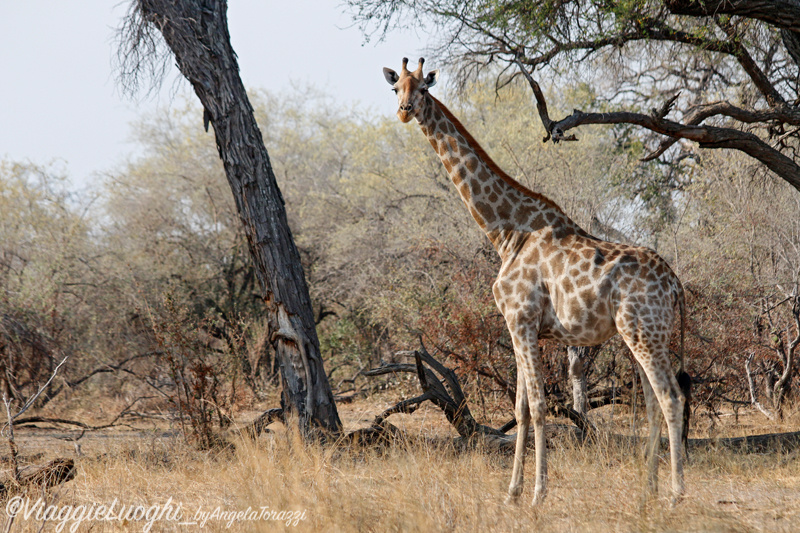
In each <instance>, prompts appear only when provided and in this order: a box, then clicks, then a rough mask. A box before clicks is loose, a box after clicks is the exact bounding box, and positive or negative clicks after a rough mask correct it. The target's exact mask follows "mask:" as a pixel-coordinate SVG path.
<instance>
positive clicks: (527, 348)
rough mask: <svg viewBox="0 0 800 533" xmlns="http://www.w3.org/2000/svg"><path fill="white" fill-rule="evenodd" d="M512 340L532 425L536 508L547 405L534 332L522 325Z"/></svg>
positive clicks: (543, 474) (542, 491)
mask: <svg viewBox="0 0 800 533" xmlns="http://www.w3.org/2000/svg"><path fill="white" fill-rule="evenodd" d="M512 338H513V339H514V350H515V352H517V354H518V356H517V357H518V361H517V372H520V370H522V372H523V375H524V378H525V389H526V390H527V393H528V404H529V408H530V409H529V410H530V417H531V421H532V423H533V439H534V441H533V442H534V451H535V454H536V474H535V476H536V477H535V484H534V489H533V501H532V505H538V504H540V503H541V502H542V501H543V500H544V497H545V495H546V494H547V442H546V439H545V427H544V423H545V418H546V415H547V404H546V403H545V397H544V379H543V368H542V367H543V365H542V360H541V357H540V355H539V339H538V335H537V329H535V328H534V327H532V326H530V325H527V324H526V325H524V326H521V327H520V328H518V329H515V330H514V332H513V333H512Z"/></svg>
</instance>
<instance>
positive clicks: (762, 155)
mask: <svg viewBox="0 0 800 533" xmlns="http://www.w3.org/2000/svg"><path fill="white" fill-rule="evenodd" d="M514 61H515V62H516V64H517V66H518V67H519V69H520V71H521V72H522V74H523V76H525V79H527V80H528V84H529V85H530V86H531V90H532V91H533V94H534V97H535V98H536V107H537V109H538V110H539V117H540V118H541V120H542V125H543V126H544V127H545V130H546V131H547V135H546V136H545V137H544V139H543V141H544V142H546V141H547V140H548V139H550V138H552V140H553V142H554V143H557V142H559V141H566V140H575V136H574V135H570V136H566V135H565V134H566V132H567V131H569V130H571V129H573V128H577V127H578V126H582V125H585V124H634V125H637V126H641V127H643V128H647V129H649V130H650V131H653V132H655V133H659V134H661V135H666V136H667V137H670V138H671V139H673V140H676V139H688V140H690V141H694V142H696V143H698V144H699V145H700V147H701V148H730V149H733V150H739V151H741V152H744V153H746V154H748V155H749V156H751V157H753V158H754V159H757V160H758V161H760V162H761V163H763V164H764V165H765V166H766V167H767V168H769V169H770V170H772V171H773V172H774V173H775V174H777V175H778V176H780V177H781V178H783V179H784V180H786V181H787V182H788V183H789V184H791V185H792V186H793V187H794V188H795V189H797V190H798V191H800V165H798V164H797V163H795V162H794V161H793V160H792V159H790V158H789V157H787V156H785V155H784V154H782V153H781V152H780V151H778V150H776V149H774V148H772V147H771V146H769V145H768V144H767V143H765V142H764V141H763V140H761V139H760V138H758V137H757V136H756V135H754V134H752V133H749V132H746V131H741V130H737V129H734V128H722V127H716V126H705V125H700V124H699V122H701V121H702V120H704V119H705V118H707V117H709V116H713V115H719V114H722V115H729V116H734V115H738V116H739V117H742V118H747V119H750V120H753V121H755V119H756V118H762V117H763V116H764V115H763V114H760V113H757V112H754V111H747V110H744V109H741V108H737V107H735V106H732V105H730V104H728V103H726V102H717V103H716V104H710V105H708V106H702V107H698V108H696V109H697V111H696V114H694V115H692V116H690V117H689V119H690V120H696V121H697V122H698V124H691V123H690V124H681V123H679V122H675V121H672V120H667V119H666V118H664V115H665V114H666V113H661V112H658V111H656V112H654V113H653V114H651V115H645V114H643V113H633V112H629V111H616V112H612V113H584V112H583V111H579V110H577V109H576V110H574V111H573V112H572V114H571V115H569V116H567V117H565V118H563V119H561V120H558V121H554V120H552V119H551V118H550V115H549V113H548V111H547V101H546V100H545V98H544V94H543V93H542V90H541V88H540V87H539V84H538V83H537V82H536V80H534V79H533V77H532V76H531V74H530V73H529V72H528V70H527V69H526V68H525V67H524V66H523V65H522V63H521V62H520V61H519V59H518V58H517V59H515V60H514ZM662 109H663V106H662ZM773 113H778V112H773ZM792 115H794V114H792ZM788 116H789V115H788V114H787V118H788ZM791 118H792V119H793V120H797V117H795V116H792V117H791ZM669 142H670V141H665V143H669ZM666 148H668V146H665V145H664V144H662V146H661V147H660V148H659V150H657V152H656V153H657V154H659V155H660V154H661V153H663V152H664V151H665V150H666ZM656 157H657V156H656ZM652 158H653V156H652V155H651V156H649V157H648V159H652Z"/></svg>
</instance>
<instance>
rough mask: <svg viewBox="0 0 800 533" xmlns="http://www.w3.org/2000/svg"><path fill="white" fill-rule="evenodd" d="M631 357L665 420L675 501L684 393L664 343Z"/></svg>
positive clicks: (679, 474)
mask: <svg viewBox="0 0 800 533" xmlns="http://www.w3.org/2000/svg"><path fill="white" fill-rule="evenodd" d="M633 353H634V356H635V357H636V359H637V360H638V361H639V363H640V364H641V365H642V367H643V368H644V372H645V374H646V375H647V378H648V380H649V382H650V385H651V386H652V388H653V392H654V393H655V396H656V398H657V399H658V403H659V405H660V406H661V412H662V413H663V414H664V419H665V420H666V422H667V431H668V435H669V454H670V464H671V466H672V497H673V502H676V501H678V500H679V499H680V498H681V497H682V496H683V492H684V480H683V440H682V438H681V437H682V433H683V405H684V401H683V394H682V393H681V390H680V387H679V386H678V382H677V380H676V379H675V376H674V374H673V373H672V369H671V368H670V360H669V353H668V350H667V346H656V347H654V349H653V350H644V349H643V348H642V347H637V349H634V350H633Z"/></svg>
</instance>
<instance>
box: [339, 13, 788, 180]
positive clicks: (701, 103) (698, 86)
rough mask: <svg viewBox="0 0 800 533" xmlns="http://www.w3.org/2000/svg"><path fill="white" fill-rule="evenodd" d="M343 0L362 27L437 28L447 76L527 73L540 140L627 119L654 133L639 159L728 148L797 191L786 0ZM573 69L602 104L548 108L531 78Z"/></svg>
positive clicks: (681, 158)
mask: <svg viewBox="0 0 800 533" xmlns="http://www.w3.org/2000/svg"><path fill="white" fill-rule="evenodd" d="M779 4H786V5H787V6H790V7H791V8H792V9H788V8H786V9H784V7H786V6H781V5H779ZM348 5H349V6H350V9H351V12H352V14H353V16H354V18H355V20H356V21H357V22H358V23H359V24H360V25H361V26H362V28H363V29H364V30H365V32H367V34H368V35H376V34H377V35H379V36H382V35H384V34H386V33H387V32H389V31H391V29H392V28H393V27H395V26H398V25H403V26H405V25H417V26H420V27H424V28H426V29H427V31H428V32H429V33H431V34H435V35H437V36H439V37H438V46H437V48H436V49H435V53H436V55H437V56H439V57H440V58H441V59H442V60H443V61H444V62H445V64H450V65H454V66H457V74H456V72H453V75H454V78H455V79H456V83H461V84H463V83H465V82H468V81H469V80H474V79H475V77H476V76H478V75H479V74H480V73H481V72H483V71H484V70H485V69H487V68H491V69H492V72H493V73H494V74H495V75H497V84H498V86H503V85H505V84H507V83H508V82H509V81H510V80H512V79H513V78H515V77H517V76H523V77H524V78H526V79H527V80H528V82H529V84H530V86H531V88H532V90H533V92H534V95H535V97H536V100H537V107H538V110H539V114H540V116H541V119H542V123H543V125H544V127H545V130H546V137H545V140H548V139H552V140H553V141H554V142H558V141H560V140H569V139H572V138H573V136H568V135H567V131H569V130H570V129H572V128H576V127H578V126H582V125H585V124H633V125H636V126H640V127H642V128H645V129H646V130H647V131H649V132H652V133H654V134H658V135H651V136H649V137H648V138H647V141H648V146H649V153H648V154H647V155H646V156H645V159H646V160H653V159H658V158H660V160H661V161H664V162H668V163H673V164H674V163H676V162H683V164H684V165H686V164H691V161H690V160H687V157H693V156H694V150H693V146H694V144H693V143H697V145H699V146H700V147H701V148H730V149H734V150H739V151H742V152H744V153H746V154H748V155H750V156H751V157H753V158H755V159H757V160H758V161H760V162H761V163H762V164H763V165H765V166H766V167H767V168H769V169H770V170H772V171H773V172H774V173H776V174H777V175H778V176H780V177H781V178H783V179H784V180H786V181H787V182H789V183H790V184H792V186H794V187H795V188H796V189H798V190H800V166H798V164H797V149H798V134H799V132H800V111H798V109H797V104H798V96H800V95H799V94H798V86H797V78H798V63H797V60H796V59H795V57H796V56H797V49H798V48H797V46H796V43H798V42H800V41H798V39H797V37H796V34H795V33H794V31H795V30H796V28H797V26H800V24H798V23H800V18H797V16H796V13H797V7H798V6H797V4H796V3H795V2H793V1H791V0H787V1H786V2H782V3H773V4H769V3H764V2H757V1H744V0H742V1H738V2H704V1H691V0H663V1H662V0H628V1H623V2H608V1H605V0H522V1H519V0H482V1H478V2H472V1H466V0H350V1H349V2H348ZM723 5H724V6H726V8H722V7H721V6H723ZM793 17H794V18H793ZM576 79H591V80H594V81H595V83H596V87H597V88H598V90H599V91H601V95H602V99H603V100H604V101H605V102H606V103H607V105H604V106H594V107H593V108H591V109H590V111H588V112H584V111H580V110H577V109H576V110H575V111H574V112H573V113H572V114H571V115H568V116H563V118H558V117H556V118H551V117H550V113H549V112H548V110H547V102H546V99H545V98H544V95H543V93H542V91H541V90H540V89H539V84H538V82H537V80H538V81H543V80H547V81H548V84H551V83H555V84H556V85H558V86H561V87H563V86H566V85H568V84H569V83H572V82H574V80H576ZM668 116H670V117H671V118H667V117H668ZM681 140H684V142H679V141H681ZM686 141H691V143H687V142H686Z"/></svg>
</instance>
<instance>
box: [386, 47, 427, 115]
mask: <svg viewBox="0 0 800 533" xmlns="http://www.w3.org/2000/svg"><path fill="white" fill-rule="evenodd" d="M424 63H425V60H424V59H423V58H419V66H418V67H417V70H415V71H414V72H410V71H409V70H408V69H407V68H406V65H408V58H407V57H404V58H403V68H402V70H401V71H400V74H398V73H397V72H395V71H394V70H392V69H390V68H384V69H383V76H384V78H386V81H387V82H388V83H389V85H391V86H392V90H393V91H394V92H395V93H397V103H398V106H399V107H398V109H397V117H398V118H399V119H400V120H401V121H402V122H408V121H409V120H411V119H412V118H414V117H415V116H417V113H419V111H420V110H421V109H422V102H423V98H424V96H425V93H426V92H427V90H428V89H429V88H430V87H433V86H434V85H436V82H437V81H438V79H439V71H438V70H432V71H431V72H429V73H428V75H427V76H423V74H422V65H423V64H424Z"/></svg>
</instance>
